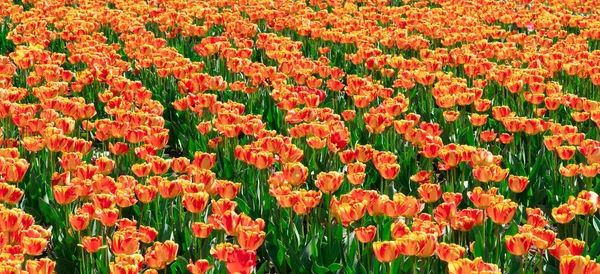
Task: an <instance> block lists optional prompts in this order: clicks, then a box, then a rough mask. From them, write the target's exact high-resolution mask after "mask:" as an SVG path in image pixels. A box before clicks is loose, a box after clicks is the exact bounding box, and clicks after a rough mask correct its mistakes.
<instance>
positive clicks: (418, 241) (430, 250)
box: [396, 232, 438, 258]
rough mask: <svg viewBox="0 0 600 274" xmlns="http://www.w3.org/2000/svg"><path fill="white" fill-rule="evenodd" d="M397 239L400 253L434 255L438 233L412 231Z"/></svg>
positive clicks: (420, 255) (422, 255) (422, 256)
mask: <svg viewBox="0 0 600 274" xmlns="http://www.w3.org/2000/svg"><path fill="white" fill-rule="evenodd" d="M396 241H398V242H399V246H400V247H399V249H400V254H403V255H406V256H418V257H421V258H426V257H431V256H433V254H434V253H435V251H436V248H437V243H438V242H437V237H436V235H434V234H429V233H423V232H411V233H410V234H408V235H406V236H404V237H402V238H399V239H397V240H396Z"/></svg>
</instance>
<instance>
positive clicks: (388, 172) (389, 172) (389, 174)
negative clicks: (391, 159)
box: [377, 163, 400, 180]
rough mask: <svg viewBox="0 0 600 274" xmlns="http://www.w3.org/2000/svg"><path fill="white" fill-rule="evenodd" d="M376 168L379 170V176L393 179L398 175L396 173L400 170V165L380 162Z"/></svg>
mask: <svg viewBox="0 0 600 274" xmlns="http://www.w3.org/2000/svg"><path fill="white" fill-rule="evenodd" d="M377 170H378V171H379V174H380V175H381V177H383V178H384V179H386V180H393V179H395V178H396V176H398V173H399V172H400V165H399V164H396V163H394V164H381V165H379V166H378V168H377Z"/></svg>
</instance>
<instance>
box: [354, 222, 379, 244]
mask: <svg viewBox="0 0 600 274" xmlns="http://www.w3.org/2000/svg"><path fill="white" fill-rule="evenodd" d="M376 233H377V227H375V226H373V225H370V226H367V227H358V228H355V229H354V235H355V236H356V239H357V240H358V241H359V242H361V243H370V242H371V241H373V239H375V234H376Z"/></svg>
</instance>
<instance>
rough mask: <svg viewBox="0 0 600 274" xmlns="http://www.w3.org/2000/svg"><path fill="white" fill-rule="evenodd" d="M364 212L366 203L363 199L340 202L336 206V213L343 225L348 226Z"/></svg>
mask: <svg viewBox="0 0 600 274" xmlns="http://www.w3.org/2000/svg"><path fill="white" fill-rule="evenodd" d="M366 212H367V203H366V202H365V201H361V202H351V203H342V204H341V205H339V206H338V208H337V214H338V216H339V217H340V219H341V221H342V225H344V226H348V225H349V224H351V223H353V222H355V221H358V220H360V219H361V218H362V217H363V216H364V215H365V213H366Z"/></svg>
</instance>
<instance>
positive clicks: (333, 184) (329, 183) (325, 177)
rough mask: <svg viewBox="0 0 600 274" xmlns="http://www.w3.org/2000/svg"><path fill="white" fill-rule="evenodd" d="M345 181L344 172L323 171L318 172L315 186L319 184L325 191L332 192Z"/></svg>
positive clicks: (326, 192)
mask: <svg viewBox="0 0 600 274" xmlns="http://www.w3.org/2000/svg"><path fill="white" fill-rule="evenodd" d="M343 182H344V174H342V173H339V172H336V171H331V172H328V173H325V172H321V173H319V174H317V179H316V180H315V186H317V187H318V188H319V189H320V190H321V191H322V192H323V193H325V194H331V193H334V192H336V191H337V190H338V189H339V188H340V186H341V185H342V183H343Z"/></svg>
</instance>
